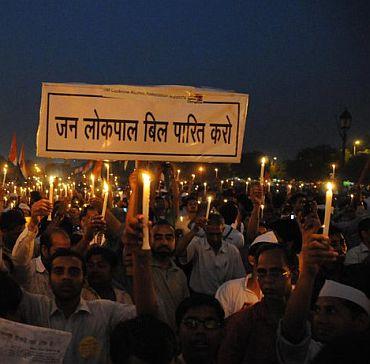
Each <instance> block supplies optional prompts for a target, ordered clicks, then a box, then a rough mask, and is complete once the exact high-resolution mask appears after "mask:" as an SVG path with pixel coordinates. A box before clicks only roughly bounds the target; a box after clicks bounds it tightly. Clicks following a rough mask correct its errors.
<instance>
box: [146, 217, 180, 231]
mask: <svg viewBox="0 0 370 364" xmlns="http://www.w3.org/2000/svg"><path fill="white" fill-rule="evenodd" d="M165 225H167V226H171V228H172V229H173V230H174V231H175V230H176V229H175V227H174V226H173V225H172V224H171V223H170V222H169V221H168V220H165V219H159V220H158V221H156V222H155V223H154V224H153V225H152V227H153V228H154V226H165Z"/></svg>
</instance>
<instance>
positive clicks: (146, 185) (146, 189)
mask: <svg viewBox="0 0 370 364" xmlns="http://www.w3.org/2000/svg"><path fill="white" fill-rule="evenodd" d="M142 178H143V216H144V218H143V246H142V249H143V250H150V245H149V226H148V223H149V200H150V176H149V174H147V173H142Z"/></svg>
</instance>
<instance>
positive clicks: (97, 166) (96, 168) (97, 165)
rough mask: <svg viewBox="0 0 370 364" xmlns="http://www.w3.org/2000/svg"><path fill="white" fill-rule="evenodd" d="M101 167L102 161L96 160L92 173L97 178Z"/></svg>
mask: <svg viewBox="0 0 370 364" xmlns="http://www.w3.org/2000/svg"><path fill="white" fill-rule="evenodd" d="M102 167H103V161H96V162H95V165H94V168H93V170H92V174H93V175H94V176H95V177H96V178H99V177H101V169H102Z"/></svg>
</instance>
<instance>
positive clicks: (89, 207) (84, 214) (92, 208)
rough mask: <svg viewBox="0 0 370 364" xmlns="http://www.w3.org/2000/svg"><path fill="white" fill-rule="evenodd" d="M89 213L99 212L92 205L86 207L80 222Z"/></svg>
mask: <svg viewBox="0 0 370 364" xmlns="http://www.w3.org/2000/svg"><path fill="white" fill-rule="evenodd" d="M88 211H98V209H97V208H95V207H94V206H92V205H87V206H85V207H84V208H83V209H82V211H81V213H80V221H81V220H82V219H83V218H84V217H85V216H86V215H87V212H88ZM98 212H99V211H98Z"/></svg>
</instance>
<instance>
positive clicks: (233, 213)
mask: <svg viewBox="0 0 370 364" xmlns="http://www.w3.org/2000/svg"><path fill="white" fill-rule="evenodd" d="M219 211H220V214H221V215H222V216H223V218H224V219H225V223H226V224H227V225H231V224H232V223H234V222H235V220H236V218H237V216H238V212H239V209H238V206H237V205H236V203H235V202H233V201H228V202H226V203H224V204H223V205H222V206H221V207H220V210H219Z"/></svg>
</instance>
